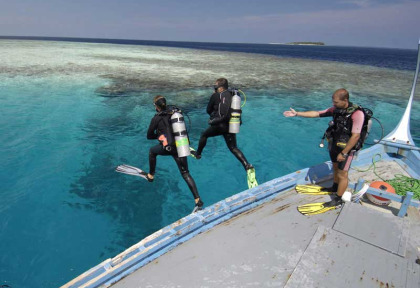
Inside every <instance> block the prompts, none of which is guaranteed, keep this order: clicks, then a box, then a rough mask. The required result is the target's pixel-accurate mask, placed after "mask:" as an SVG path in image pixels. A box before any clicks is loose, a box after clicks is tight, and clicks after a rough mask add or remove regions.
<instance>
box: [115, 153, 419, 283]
mask: <svg viewBox="0 0 420 288" xmlns="http://www.w3.org/2000/svg"><path fill="white" fill-rule="evenodd" d="M362 168H363V167H360V169H362ZM376 172H377V173H380V175H381V176H382V177H385V178H393V175H395V174H407V173H406V171H405V170H404V169H403V168H402V167H401V166H400V165H399V164H398V163H397V162H395V161H381V162H378V163H377V165H376ZM387 175H390V177H387ZM360 177H363V178H364V179H365V180H366V181H372V180H378V179H376V176H375V175H374V174H373V171H372V169H371V170H369V171H367V172H357V171H355V170H352V171H351V177H350V178H351V180H352V182H356V180H357V179H359V178H360ZM329 199H330V196H309V195H300V194H297V193H296V192H295V191H294V189H290V190H288V191H286V192H283V193H280V194H278V195H277V196H276V197H274V198H273V199H271V200H270V201H268V202H266V203H264V204H262V205H259V206H257V207H255V208H253V209H251V210H249V211H246V212H244V213H242V214H240V215H237V216H235V217H234V218H231V219H229V220H227V221H225V222H223V223H222V224H219V225H217V226H215V227H213V228H212V229H211V230H209V231H207V232H203V233H201V234H199V235H197V236H195V237H193V238H192V239H190V240H189V241H187V242H185V243H183V244H181V245H179V246H178V247H177V248H176V249H173V250H171V251H169V252H167V253H166V254H164V255H162V256H160V257H159V258H157V259H155V260H154V261H152V262H150V263H148V264H147V265H145V266H143V267H142V268H141V269H139V270H137V271H135V272H133V273H132V274H130V275H128V276H126V277H125V278H122V279H121V280H119V282H117V283H116V284H114V285H113V286H112V287H115V288H117V287H118V288H119V287H416V288H417V287H420V265H418V264H416V263H415V261H416V259H418V258H419V257H420V255H419V249H420V220H419V219H420V216H419V211H418V209H415V208H410V209H409V212H408V216H406V217H404V218H399V217H396V216H395V215H394V214H396V211H397V208H398V207H397V206H398V205H394V206H391V207H388V208H386V209H383V208H380V210H379V211H378V209H377V208H376V209H371V208H372V207H373V205H370V204H367V203H366V204H365V203H363V205H361V204H355V203H349V204H345V205H344V207H343V208H342V209H341V210H337V211H329V212H327V213H324V214H320V215H314V216H303V215H301V214H300V213H299V212H298V211H297V209H296V206H298V205H301V204H304V203H311V202H323V201H324V200H326V201H328V200H329ZM384 212H387V213H384Z"/></svg>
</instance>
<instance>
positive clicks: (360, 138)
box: [283, 88, 370, 215]
mask: <svg viewBox="0 0 420 288" xmlns="http://www.w3.org/2000/svg"><path fill="white" fill-rule="evenodd" d="M332 102H333V106H332V107H331V108H328V109H326V110H323V111H304V112H297V111H295V110H294V109H292V108H290V111H285V112H284V113H283V115H284V116H285V117H297V116H300V117H306V118H316V117H333V122H332V123H331V125H330V127H329V128H328V129H327V132H329V133H328V135H327V140H328V143H329V145H328V148H329V154H330V159H331V162H332V163H333V172H334V183H333V186H332V187H330V188H327V189H326V190H327V191H325V192H336V194H335V195H334V194H333V199H332V201H330V202H325V203H323V204H325V205H326V206H325V205H318V204H319V203H315V204H317V205H312V206H308V204H307V205H302V206H299V207H298V210H299V212H301V213H302V214H305V215H314V214H319V213H324V212H326V211H329V210H332V209H334V208H331V207H338V206H340V205H341V204H342V200H341V197H342V196H343V194H344V192H345V191H346V189H347V186H348V182H349V180H348V171H349V169H350V165H351V162H352V160H353V157H354V155H355V153H356V152H357V151H358V150H360V149H361V148H362V146H363V143H364V140H365V138H366V135H367V133H368V131H367V130H368V126H369V125H368V120H369V119H370V117H369V115H366V111H365V110H364V109H363V108H362V107H361V106H358V105H354V104H353V103H351V102H350V101H349V93H348V91H347V90H346V89H343V88H342V89H338V90H336V91H335V92H334V94H333V95H332ZM326 134H327V133H326ZM302 190H305V189H302ZM302 190H301V191H302ZM320 192H322V191H320ZM306 194H308V193H306ZM327 203H328V204H327ZM309 207H310V208H311V209H309ZM326 208H331V209H326ZM317 209H318V210H319V213H315V212H316V211H317ZM308 210H309V211H310V212H308Z"/></svg>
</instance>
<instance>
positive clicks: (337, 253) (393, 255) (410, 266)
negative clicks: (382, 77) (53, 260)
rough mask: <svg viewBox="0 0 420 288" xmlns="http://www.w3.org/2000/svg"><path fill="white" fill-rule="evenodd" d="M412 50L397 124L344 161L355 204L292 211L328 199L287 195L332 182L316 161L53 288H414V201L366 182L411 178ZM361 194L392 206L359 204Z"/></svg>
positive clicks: (418, 251)
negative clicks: (404, 103)
mask: <svg viewBox="0 0 420 288" xmlns="http://www.w3.org/2000/svg"><path fill="white" fill-rule="evenodd" d="M418 49H419V50H418V51H419V52H418V59H417V66H416V72H415V76H414V81H413V86H412V90H411V94H410V97H409V100H408V103H407V107H406V110H405V112H404V114H403V116H402V118H401V120H400V122H399V124H398V125H397V126H396V127H395V129H394V130H393V131H392V132H390V133H389V134H388V135H387V136H385V137H384V138H383V139H380V140H378V141H376V144H375V145H373V146H371V147H369V148H367V149H364V150H361V151H360V152H359V153H358V155H357V157H356V159H355V160H353V163H352V167H353V169H352V170H351V171H350V173H349V179H350V184H349V188H350V189H351V190H353V191H354V194H353V195H359V196H360V197H356V199H355V202H346V203H345V204H344V205H343V206H342V207H341V208H339V209H336V210H333V211H329V212H327V213H323V214H320V215H314V216H304V215H301V214H300V213H299V212H298V211H297V209H296V207H297V206H298V205H301V204H303V203H311V202H324V201H328V199H329V197H330V196H329V195H321V196H320V195H314V196H309V195H301V194H298V193H296V191H295V189H294V187H295V186H296V185H297V184H305V183H328V182H331V180H332V163H331V162H329V161H328V162H325V163H321V164H318V165H315V166H312V167H308V168H305V169H301V170H299V171H296V172H293V173H290V174H288V175H284V176H282V177H279V178H276V179H273V180H271V181H269V182H266V183H263V184H260V185H259V186H257V187H255V188H252V189H249V190H246V191H243V192H241V193H238V194H235V195H233V196H231V197H229V198H227V199H225V200H223V201H220V202H218V203H216V204H214V205H212V206H209V207H207V208H205V209H204V210H202V211H199V212H197V213H193V214H190V215H188V216H186V217H184V218H181V219H179V220H178V221H176V222H175V223H172V224H171V225H168V226H166V227H164V228H162V229H160V230H159V231H157V232H155V233H153V234H152V235H150V236H148V237H146V238H144V239H143V240H141V241H140V242H138V243H137V244H135V245H133V246H132V247H130V248H128V249H127V250H125V251H124V252H122V253H120V254H119V255H117V256H115V257H114V258H111V259H107V260H105V261H103V262H102V263H100V264H98V265H96V266H95V267H92V268H91V269H89V270H88V271H86V272H84V273H83V274H81V275H80V276H78V277H76V278H75V279H73V280H71V281H70V282H68V283H67V284H65V285H63V286H62V287H63V288H73V287H86V288H87V287H114V288H117V287H244V286H255V287H260V286H268V287H272V286H275V287H287V288H291V287H420V276H419V275H420V213H419V207H420V204H419V201H417V200H413V198H412V197H413V193H412V191H406V192H407V193H406V195H405V196H399V195H396V194H392V193H389V192H387V191H383V190H380V189H376V188H373V187H370V186H369V185H368V184H366V183H369V182H372V181H375V180H377V177H378V176H377V175H378V174H379V175H381V177H384V178H386V179H389V178H390V176H393V175H395V174H403V175H406V176H409V177H411V178H415V179H419V178H420V153H419V151H420V149H419V147H417V146H416V145H415V143H414V141H413V139H412V137H411V133H410V114H411V107H412V102H413V99H414V94H415V90H416V83H417V78H418V72H419V65H420V41H419V46H418ZM377 159H380V161H379V160H377ZM372 163H374V164H375V165H372ZM372 166H373V169H372ZM369 168H370V169H369ZM391 178H392V177H391ZM362 191H363V192H364V193H366V195H367V194H370V195H374V196H381V197H384V198H385V199H390V200H392V202H391V205H390V206H383V207H382V206H381V207H379V206H376V205H373V204H370V203H369V201H360V200H361V199H362V196H361V194H359V193H360V192H362Z"/></svg>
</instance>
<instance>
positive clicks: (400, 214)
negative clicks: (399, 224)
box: [398, 192, 418, 217]
mask: <svg viewBox="0 0 420 288" xmlns="http://www.w3.org/2000/svg"><path fill="white" fill-rule="evenodd" d="M411 198H413V192H407V196H405V197H403V202H402V205H401V208H400V211H399V212H398V217H404V216H405V214H407V209H408V206H410V205H411V203H410V202H411ZM413 206H414V205H413ZM417 207H418V206H417Z"/></svg>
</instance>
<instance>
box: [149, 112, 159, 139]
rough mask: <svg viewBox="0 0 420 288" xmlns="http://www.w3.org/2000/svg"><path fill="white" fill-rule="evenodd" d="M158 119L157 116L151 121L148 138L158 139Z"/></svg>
mask: <svg viewBox="0 0 420 288" xmlns="http://www.w3.org/2000/svg"><path fill="white" fill-rule="evenodd" d="M157 124H158V121H157V119H156V117H153V118H152V121H150V125H149V129H148V130H147V139H149V140H150V139H157V138H158V135H157V133H156V129H157Z"/></svg>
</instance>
